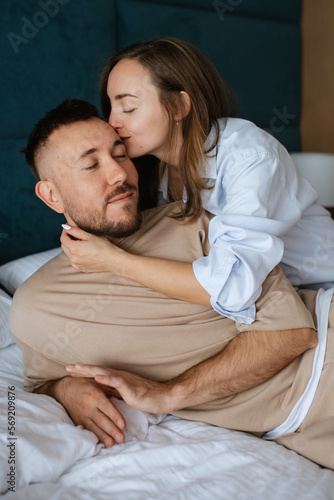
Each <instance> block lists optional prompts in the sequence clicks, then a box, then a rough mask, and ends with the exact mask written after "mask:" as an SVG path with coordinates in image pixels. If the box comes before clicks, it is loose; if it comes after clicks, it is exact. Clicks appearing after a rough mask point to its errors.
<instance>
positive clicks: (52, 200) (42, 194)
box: [35, 181, 65, 214]
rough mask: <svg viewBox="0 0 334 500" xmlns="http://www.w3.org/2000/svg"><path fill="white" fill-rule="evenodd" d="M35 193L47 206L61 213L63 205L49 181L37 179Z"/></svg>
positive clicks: (63, 209) (63, 210)
mask: <svg viewBox="0 0 334 500" xmlns="http://www.w3.org/2000/svg"><path fill="white" fill-rule="evenodd" d="M35 193H36V195H37V196H38V198H40V199H41V200H42V201H43V202H44V203H45V204H46V205H47V206H48V207H50V208H52V210H54V211H55V212H58V213H59V214H63V213H64V212H65V207H64V205H63V202H62V199H61V197H60V196H59V193H58V191H57V189H56V187H55V186H54V184H53V183H52V182H51V181H38V182H37V184H36V186H35Z"/></svg>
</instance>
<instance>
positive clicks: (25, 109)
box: [0, 0, 300, 264]
mask: <svg viewBox="0 0 334 500" xmlns="http://www.w3.org/2000/svg"><path fill="white" fill-rule="evenodd" d="M1 26H2V29H1V42H0V43H1V62H2V68H1V69H2V71H1V91H2V120H1V122H0V145H1V148H0V169H1V184H0V264H1V263H3V262H6V261H8V260H11V259H14V258H17V257H20V256H23V255H27V254H29V253H34V252H38V251H42V250H45V249H48V248H52V247H54V246H58V245H59V236H60V233H61V228H60V224H61V223H62V222H63V218H62V217H61V216H58V215H57V214H55V213H53V212H52V211H51V210H50V209H48V208H47V207H46V206H44V205H43V203H42V202H41V201H40V200H39V199H37V198H36V196H35V195H34V184H35V180H34V178H33V176H32V175H31V174H30V172H29V170H28V167H26V165H25V163H24V160H23V156H22V155H20V154H19V152H18V151H19V149H20V148H22V147H23V146H24V145H25V143H26V140H27V136H28V135H29V133H30V131H31V129H32V127H33V126H34V124H35V123H36V121H37V120H38V119H39V118H41V117H42V116H43V115H44V113H45V112H46V111H47V110H48V109H50V108H52V107H54V106H56V105H57V104H59V103H60V102H61V101H62V100H64V99H66V98H68V97H76V98H82V99H87V100H89V101H91V102H93V103H95V104H98V92H97V78H98V74H99V71H100V68H101V66H102V64H103V62H104V60H105V58H106V57H107V56H108V55H109V54H110V53H111V52H113V51H114V50H116V49H118V48H122V47H124V46H126V45H128V44H130V43H133V42H136V41H139V40H147V39H151V38H155V37H158V36H164V35H170V36H177V37H180V38H184V39H186V40H188V41H190V42H191V43H193V44H194V45H195V46H196V47H197V48H198V49H199V50H201V51H202V52H203V53H204V54H205V55H206V56H207V57H208V58H209V59H210V60H211V61H212V62H213V63H214V64H215V66H216V67H217V69H218V70H219V72H220V73H221V75H222V76H223V77H224V78H225V79H226V81H227V82H228V83H229V84H230V86H231V87H232V88H233V89H234V91H235V93H236V95H237V97H238V100H239V105H240V111H239V116H241V117H243V118H247V119H250V120H252V121H254V122H255V123H257V124H258V125H259V126H260V127H262V128H265V129H267V130H269V131H270V132H271V133H273V135H275V136H276V137H277V138H278V139H279V140H280V141H281V142H282V143H283V144H284V145H285V146H286V147H287V148H288V149H289V150H298V149H299V120H300V0H280V1H269V0H224V1H205V0H182V1H173V0H169V1H163V0H161V1H159V0H151V1H150V0H147V1H146V2H143V1H139V0H119V1H117V0H2V2H1Z"/></svg>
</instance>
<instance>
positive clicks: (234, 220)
mask: <svg viewBox="0 0 334 500" xmlns="http://www.w3.org/2000/svg"><path fill="white" fill-rule="evenodd" d="M219 124H220V137H219V141H218V144H217V146H216V147H215V148H214V149H213V150H212V151H211V152H210V153H209V154H208V157H207V162H206V180H207V184H208V186H212V189H210V190H202V193H201V194H202V200H203V207H204V208H205V209H206V210H207V211H209V212H211V213H212V214H214V215H215V217H213V219H212V220H211V222H210V226H209V241H210V245H211V250H210V253H209V255H208V256H207V257H202V258H200V259H198V260H196V261H195V262H194V263H193V270H194V273H195V276H196V278H197V280H198V281H199V283H200V284H201V285H202V286H203V288H205V290H206V291H207V292H208V293H209V294H210V296H211V304H212V307H213V308H214V309H215V310H216V311H218V312H219V313H220V314H223V315H224V316H227V317H229V318H231V319H234V320H235V321H238V322H242V323H251V322H252V321H254V318H255V304H254V303H255V301H256V300H257V298H258V297H259V296H260V294H261V290H262V283H263V281H264V280H265V278H266V277H267V275H268V274H269V272H270V271H271V270H272V269H273V268H274V267H275V266H276V265H277V264H278V263H280V262H281V265H282V268H283V270H284V272H285V274H286V276H287V277H288V278H289V279H290V281H291V282H292V283H293V284H294V285H306V284H307V285H310V284H312V285H313V284H316V283H323V282H333V281H334V221H333V220H332V218H331V217H330V214H329V213H328V211H327V210H325V209H324V208H322V207H320V206H318V205H316V204H315V202H316V200H317V193H316V192H315V190H314V189H313V188H312V187H311V185H310V184H309V183H308V182H307V181H306V180H305V179H304V178H303V177H302V176H301V174H300V173H299V171H298V169H297V168H296V166H295V165H294V163H293V161H292V159H291V157H290V155H289V154H288V152H287V151H286V149H285V148H284V146H282V144H280V143H279V142H278V141H277V140H276V139H275V138H274V137H272V136H271V135H270V134H268V133H267V132H265V131H263V130H261V129H259V128H258V127H257V126H256V125H254V124H253V123H251V122H249V121H247V120H242V119H238V118H225V119H220V120H219ZM213 138H214V135H213V131H212V132H211V133H210V135H209V137H208V139H207V141H206V144H205V147H207V146H208V145H209V144H210V143H212V140H213ZM167 184H168V179H167V175H166V176H165V177H164V179H163V181H162V184H161V191H162V195H163V197H164V198H165V199H167ZM184 201H186V192H185V193H184Z"/></svg>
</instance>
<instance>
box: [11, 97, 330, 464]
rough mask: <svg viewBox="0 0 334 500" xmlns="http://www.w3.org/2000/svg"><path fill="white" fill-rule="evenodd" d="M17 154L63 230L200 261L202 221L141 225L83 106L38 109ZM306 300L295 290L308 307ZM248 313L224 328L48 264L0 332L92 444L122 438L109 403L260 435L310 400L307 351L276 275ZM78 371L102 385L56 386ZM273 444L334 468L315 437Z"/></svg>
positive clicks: (128, 173) (205, 310) (114, 150)
mask: <svg viewBox="0 0 334 500" xmlns="http://www.w3.org/2000/svg"><path fill="white" fill-rule="evenodd" d="M26 158H27V162H28V164H29V165H30V166H31V167H32V169H33V171H34V172H35V175H37V177H38V178H39V179H40V180H39V182H38V183H37V185H36V193H37V195H38V196H39V197H40V198H41V199H42V200H43V201H44V202H45V203H46V204H47V205H48V206H49V207H50V208H52V209H53V210H56V211H57V212H60V213H64V215H65V217H66V220H67V222H68V224H70V225H71V226H76V225H78V226H80V227H81V228H82V229H85V230H86V231H88V232H90V233H93V234H96V235H103V236H105V237H108V238H109V239H110V240H111V241H113V242H114V243H116V244H117V245H119V246H120V248H123V249H125V250H127V251H131V252H133V253H137V254H140V255H149V256H154V257H157V258H159V257H160V258H170V259H175V260H184V261H188V262H192V261H193V260H194V259H196V258H199V257H200V256H203V255H205V254H207V252H208V241H207V237H206V236H207V228H208V222H209V217H208V215H207V214H204V215H203V217H201V218H200V219H199V220H198V221H197V222H196V223H195V224H186V225H184V224H182V223H180V222H178V221H176V220H175V219H173V218H171V217H168V215H170V214H171V213H172V212H173V210H175V205H174V204H171V205H167V206H165V207H159V208H156V209H152V210H149V211H147V212H145V213H144V214H143V222H142V224H141V216H140V214H139V213H138V188H137V181H138V179H137V172H136V170H135V168H134V166H133V164H132V162H131V161H130V160H129V159H128V158H127V156H126V152H125V147H124V144H123V143H122V142H121V141H120V140H119V137H118V136H117V134H116V133H115V132H114V131H113V129H112V128H111V127H110V126H109V125H108V124H106V123H105V122H103V121H102V120H100V119H99V118H98V117H97V112H96V110H95V108H93V107H92V106H91V105H89V104H88V103H83V102H81V101H65V102H64V103H63V104H62V105H60V106H59V107H58V108H56V109H55V110H52V111H51V112H50V113H48V115H47V116H46V117H45V118H44V119H42V120H41V122H39V124H37V126H36V128H35V130H34V131H33V133H32V135H31V137H30V139H29V142H28V146H27V149H26ZM97 159H98V168H97V167H96V165H97V164H96V161H97ZM315 296H316V292H315V291H310V293H309V294H306V297H307V300H308V301H309V303H310V306H309V308H310V310H311V311H313V310H314V301H315ZM305 300H306V299H305ZM256 305H257V316H256V320H255V322H254V323H253V324H252V325H244V324H235V323H234V322H233V321H231V320H229V319H228V318H225V317H223V316H220V315H219V314H217V313H216V312H215V311H214V310H213V309H212V308H210V307H207V306H203V305H198V304H191V303H186V302H181V301H179V300H177V299H172V298H169V297H165V296H163V295H162V294H159V293H158V292H155V291H153V290H151V289H149V288H146V287H143V286H142V285H139V284H137V283H135V282H133V281H131V280H128V279H126V278H121V277H119V276H116V275H114V274H112V273H96V274H94V273H92V274H88V275H87V274H84V273H80V272H78V271H77V270H75V269H74V268H73V267H72V266H71V264H70V262H69V260H68V259H67V257H66V256H65V255H64V254H60V255H59V256H58V257H56V258H55V259H53V260H52V261H50V262H49V263H48V264H46V265H45V266H43V267H42V268H41V269H40V270H39V271H38V272H37V273H35V275H34V276H32V277H31V278H30V279H29V280H27V281H26V282H25V283H24V284H23V285H22V286H21V287H20V288H19V290H18V292H17V293H16V294H15V297H14V300H13V307H12V310H11V316H10V326H11V329H12V331H13V333H14V335H15V338H16V341H17V343H18V345H19V346H20V348H21V349H22V352H23V357H24V375H25V383H26V386H27V387H29V388H30V389H31V390H34V391H35V392H38V393H42V394H47V395H49V396H52V397H54V398H55V399H57V400H58V401H59V402H60V403H61V404H63V406H64V407H65V409H66V410H67V411H68V413H69V415H70V416H71V418H72V419H73V421H74V423H76V424H77V425H79V424H82V425H83V426H85V427H86V428H87V429H89V430H91V431H92V432H94V433H95V434H96V435H97V436H98V438H99V439H100V441H101V442H103V443H104V444H105V446H111V445H112V444H113V442H114V441H116V442H122V441H123V439H124V436H123V434H122V430H123V429H124V427H125V422H124V419H123V417H122V416H121V415H120V413H119V412H118V410H117V409H116V408H115V407H114V406H113V405H112V403H111V401H110V400H109V399H108V397H107V395H109V394H120V395H121V396H122V397H124V399H125V401H127V402H128V403H129V404H132V405H133V406H135V407H137V408H139V409H142V410H146V411H151V412H155V413H169V412H170V413H173V414H175V415H179V416H182V417H184V418H187V419H194V420H202V421H205V422H209V423H212V424H215V425H220V426H224V427H230V428H235V429H240V430H246V431H249V432H252V433H254V434H258V435H260V436H262V435H263V434H264V433H266V432H267V431H270V430H272V429H274V428H277V427H278V426H279V425H280V424H282V423H284V422H285V421H286V420H288V418H289V416H290V415H291V412H292V410H293V409H294V408H295V405H296V403H297V402H299V400H304V399H305V398H304V396H305V394H306V395H308V396H310V392H309V385H310V384H309V380H310V378H311V375H312V374H313V371H314V366H315V364H316V363H315V360H316V359H317V353H318V347H316V345H317V335H316V332H315V329H314V322H313V318H312V315H311V314H310V312H309V311H308V310H307V309H306V307H305V306H304V304H303V302H302V300H301V298H300V297H299V295H298V294H297V293H296V291H295V290H294V289H293V288H292V287H291V285H290V284H289V283H288V281H287V280H286V279H285V278H284V276H283V274H282V272H281V271H280V269H279V268H276V269H274V270H273V271H272V273H270V275H269V276H268V278H267V280H266V281H265V283H264V285H263V292H262V295H261V297H260V298H259V300H258V301H257V304H256ZM78 361H79V362H81V363H90V364H94V365H102V366H106V367H109V368H111V369H112V370H111V371H110V369H109V370H107V371H105V369H104V368H103V369H101V368H99V369H97V371H96V369H95V372H94V369H92V368H88V369H87V368H85V367H82V366H79V371H80V372H81V373H84V374H86V375H87V374H88V375H89V376H90V377H93V376H94V375H95V374H97V373H102V375H107V376H108V377H109V376H110V375H111V376H112V379H111V380H110V379H109V378H107V379H105V382H106V383H105V385H101V384H98V383H97V381H95V380H93V379H92V378H71V377H69V376H67V375H68V372H67V371H66V369H65V367H66V365H73V364H74V363H76V362H78ZM318 365H319V363H318ZM77 368H78V367H77ZM321 368H322V361H321V362H320V371H321ZM68 369H69V370H71V369H72V373H73V374H74V375H78V370H75V369H74V370H73V366H72V368H71V367H69V368H68ZM87 370H88V371H87ZM89 370H93V371H89ZM101 370H102V371H101ZM93 372H94V373H93ZM326 373H327V372H326ZM312 376H313V375H312ZM319 377H320V375H319V376H318V379H319ZM318 379H317V380H316V383H317V381H318ZM97 380H98V379H97ZM326 383H328V379H326V380H324V381H322V380H321V384H326ZM109 385H111V386H112V387H111V388H110V387H108V386H109ZM115 388H116V389H115ZM312 397H313V396H312ZM319 397H320V396H319ZM309 399H310V397H309ZM315 400H316V398H315V399H314V401H315ZM305 404H306V407H307V408H308V407H309V404H308V405H307V403H305ZM305 404H304V407H303V408H304V412H305ZM317 404H318V405H319V409H320V412H321V413H322V416H323V418H324V419H325V420H326V421H327V422H330V421H331V422H333V416H332V415H333V414H334V412H333V413H331V411H330V416H329V417H328V411H327V410H326V408H325V409H324V410H323V411H322V409H321V408H322V406H321V404H322V402H321V404H320V403H319V402H317ZM325 406H326V405H325ZM327 406H328V405H327ZM309 415H310V418H311V423H312V425H313V427H314V425H315V424H314V415H313V413H312V412H309V413H308V416H309ZM317 418H318V415H317ZM330 419H332V420H330ZM305 422H307V418H306V419H304V422H303V425H305ZM317 422H318V420H317ZM297 423H298V419H297ZM300 423H301V422H300ZM300 423H299V424H298V425H297V427H299V425H300ZM294 425H296V422H295V424H294ZM310 425H311V424H310ZM311 427H312V426H311ZM313 427H312V428H313ZM308 428H309V425H307V429H306V431H305V433H307V431H308ZM286 429H288V431H289V429H291V425H290V426H289V425H288V426H287V427H286ZM301 434H303V435H304V433H301ZM280 439H283V440H284V439H285V441H282V442H283V444H285V445H286V446H288V447H290V448H292V449H296V450H297V451H299V452H300V453H302V454H304V455H305V456H307V457H309V458H311V459H313V460H316V461H318V462H320V463H322V464H323V465H325V466H327V467H333V466H334V464H333V463H332V462H333V460H332V458H331V456H332V453H331V448H328V447H329V446H331V445H330V444H328V443H329V441H328V440H327V439H324V440H323V441H321V442H320V444H319V446H318V445H314V446H313V444H312V445H309V442H308V441H307V440H306V444H305V441H303V440H301V444H300V443H299V442H298V443H295V442H290V441H289V439H288V438H286V436H284V437H283V438H280ZM312 439H313V438H312V436H311V437H310V440H311V441H312ZM326 446H327V448H326ZM324 447H325V448H324ZM319 450H320V451H319Z"/></svg>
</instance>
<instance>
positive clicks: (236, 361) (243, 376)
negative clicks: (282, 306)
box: [67, 328, 317, 413]
mask: <svg viewBox="0 0 334 500" xmlns="http://www.w3.org/2000/svg"><path fill="white" fill-rule="evenodd" d="M316 345H317V334H316V331H315V330H314V329H312V328H300V329H294V330H280V331H267V332H243V333H240V334H239V335H238V336H237V337H235V338H234V339H233V340H232V341H231V342H230V343H229V344H228V345H227V346H226V347H225V348H224V349H223V350H222V351H221V352H219V353H218V354H216V355H215V356H213V357H211V358H209V359H207V360H205V361H203V362H201V363H199V364H198V365H196V366H194V367H192V368H190V369H189V370H187V371H186V372H184V373H182V374H181V375H179V376H177V377H175V378H174V379H172V380H170V381H167V382H155V381H152V380H148V379H145V378H143V377H140V376H138V375H135V374H133V373H129V372H125V371H121V370H113V369H110V368H106V367H98V366H91V365H82V364H80V363H78V364H76V365H69V366H68V367H67V370H68V371H69V372H70V373H71V375H72V376H73V377H95V380H96V381H97V382H99V383H100V384H104V385H107V386H110V387H113V388H115V389H117V391H118V392H119V393H120V394H121V396H122V398H123V399H124V401H125V402H126V403H128V404H129V405H130V406H133V407H134V408H137V409H139V410H143V411H147V412H152V413H172V412H173V411H176V410H180V409H182V408H187V407H190V406H196V405H199V404H203V403H207V402H209V401H214V400H216V399H220V398H224V397H226V396H230V395H233V394H237V393H240V392H243V391H246V390H247V389H251V388H252V387H255V386H257V385H259V384H261V383H263V382H265V381H267V380H269V379H270V378H271V377H273V376H274V375H275V374H276V373H278V372H279V371H280V370H281V369H282V368H284V367H285V366H286V365H287V364H288V363H290V362H291V361H292V360H293V359H295V358H296V357H297V356H299V355H300V354H302V353H303V352H304V351H306V350H307V349H310V348H313V347H315V346H316Z"/></svg>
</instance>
